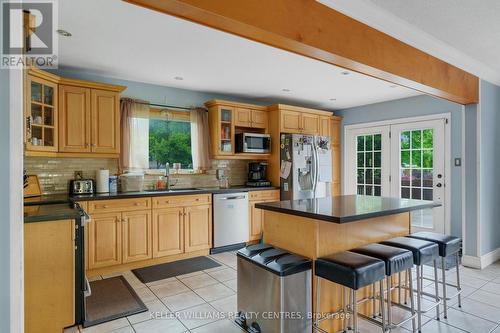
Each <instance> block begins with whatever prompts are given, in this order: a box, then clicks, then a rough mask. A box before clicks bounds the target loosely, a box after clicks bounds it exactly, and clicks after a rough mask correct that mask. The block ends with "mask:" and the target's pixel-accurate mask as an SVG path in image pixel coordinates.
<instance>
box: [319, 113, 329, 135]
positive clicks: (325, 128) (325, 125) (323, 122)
mask: <svg viewBox="0 0 500 333" xmlns="http://www.w3.org/2000/svg"><path fill="white" fill-rule="evenodd" d="M330 123H331V117H325V116H321V117H320V118H319V135H321V136H328V137H329V136H331V135H332V133H331V131H330V128H331V126H330Z"/></svg>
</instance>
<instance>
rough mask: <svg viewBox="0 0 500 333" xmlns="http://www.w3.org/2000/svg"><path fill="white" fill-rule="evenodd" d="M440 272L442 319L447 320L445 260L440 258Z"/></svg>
mask: <svg viewBox="0 0 500 333" xmlns="http://www.w3.org/2000/svg"><path fill="white" fill-rule="evenodd" d="M441 265H442V267H441V272H442V275H443V308H444V314H443V317H444V319H446V318H448V304H447V303H448V302H447V301H446V297H447V296H446V258H445V257H441Z"/></svg>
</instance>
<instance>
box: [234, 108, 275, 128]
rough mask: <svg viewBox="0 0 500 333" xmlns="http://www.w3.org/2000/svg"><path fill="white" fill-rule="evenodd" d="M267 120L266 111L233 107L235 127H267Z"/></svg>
mask: <svg viewBox="0 0 500 333" xmlns="http://www.w3.org/2000/svg"><path fill="white" fill-rule="evenodd" d="M267 122H268V117H267V111H262V110H252V109H246V108H236V109H235V121H234V125H235V126H236V127H246V128H261V129H267Z"/></svg>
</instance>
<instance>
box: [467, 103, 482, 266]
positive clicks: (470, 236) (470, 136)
mask: <svg viewBox="0 0 500 333" xmlns="http://www.w3.org/2000/svg"><path fill="white" fill-rule="evenodd" d="M477 109H478V105H477V104H473V105H467V106H466V107H465V116H464V122H465V124H464V131H465V132H464V145H465V147H464V148H465V156H464V158H463V166H464V168H465V172H466V174H467V176H466V177H465V179H464V184H463V186H464V187H465V202H464V205H465V236H466V237H465V245H464V250H465V251H464V253H465V254H466V255H469V256H479V253H478V251H477V238H478V228H477V225H478V223H477V213H478V207H477V196H478V182H477V181H478V177H477V175H478V168H477V157H478V151H477V142H478V137H477V125H478V121H477V120H478V110H477Z"/></svg>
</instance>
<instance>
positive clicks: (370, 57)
mask: <svg viewBox="0 0 500 333" xmlns="http://www.w3.org/2000/svg"><path fill="white" fill-rule="evenodd" d="M125 1H127V2H129V3H133V4H136V5H139V6H142V7H146V8H149V9H152V10H155V11H159V12H162V13H165V14H169V15H173V16H176V17H179V18H183V19H186V20H189V21H192V22H195V23H199V24H202V25H205V26H208V27H211V28H215V29H218V30H222V31H225V32H228V33H231V34H235V35H238V36H241V37H244V38H248V39H251V40H254V41H257V42H260V43H263V44H267V45H270V46H273V47H277V48H280V49H283V50H287V51H290V52H293V53H296V54H300V55H303V56H306V57H309V58H313V59H316V60H320V61H324V62H327V63H330V64H333V65H336V66H340V67H343V68H346V69H349V70H352V71H356V72H359V73H362V74H366V75H369V76H372V77H375V78H378V79H382V80H385V81H388V82H391V83H395V84H399V85H402V86H405V87H408V88H411V89H415V90H418V91H421V92H423V93H426V94H429V95H433V96H436V97H440V98H444V99H447V100H449V101H452V102H456V103H460V104H470V103H477V102H478V100H479V79H478V78H477V77H476V76H474V75H472V74H469V73H467V72H465V71H464V70H462V69H460V68H457V67H455V66H453V65H450V64H448V63H446V62H445V61H442V60H440V59H438V58H436V57H433V56H431V55H429V54H427V53H425V52H423V51H420V50H418V49H416V48H414V47H412V46H410V45H408V44H405V43H403V42H401V41H399V40H397V39H395V38H393V37H391V36H389V35H387V34H384V33H382V32H380V31H378V30H376V29H373V28H371V27H369V26H368V25H366V24H363V23H361V22H359V21H356V20H354V19H352V18H350V17H348V16H346V15H344V14H342V13H340V12H337V11H335V10H333V9H331V8H329V7H327V6H325V5H323V4H321V3H319V2H317V1H314V0H240V1H238V0H125Z"/></svg>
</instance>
